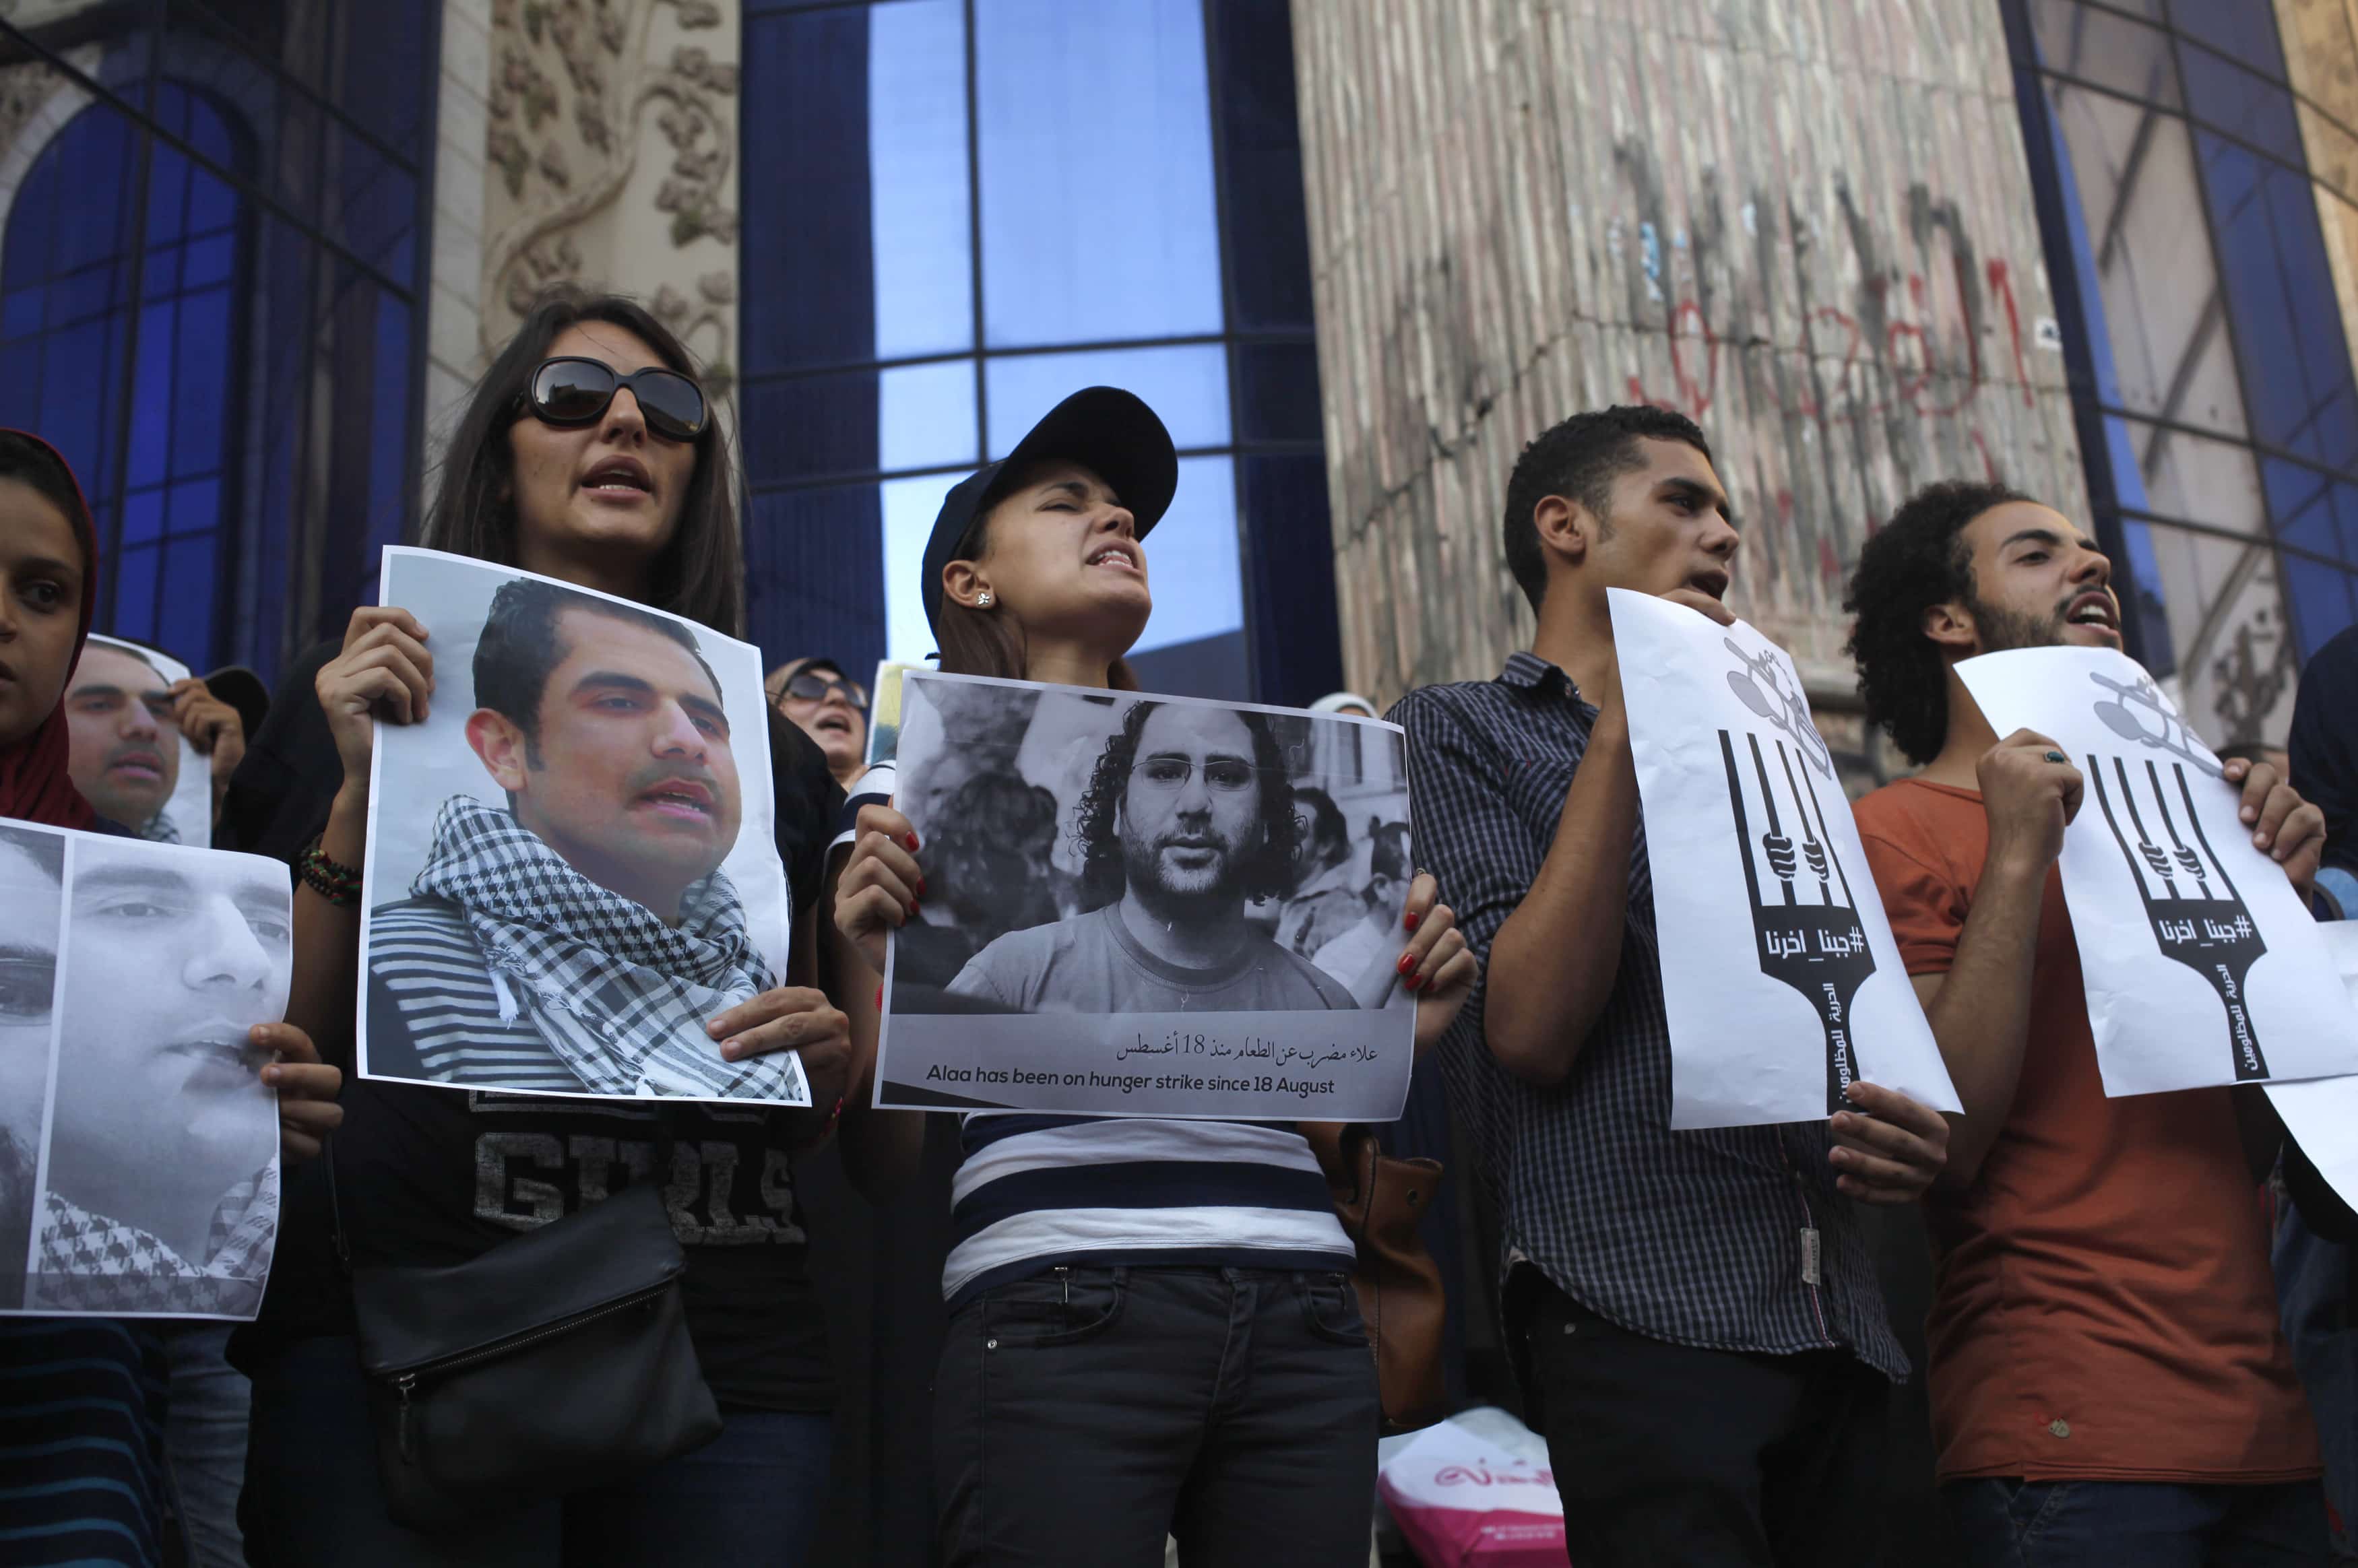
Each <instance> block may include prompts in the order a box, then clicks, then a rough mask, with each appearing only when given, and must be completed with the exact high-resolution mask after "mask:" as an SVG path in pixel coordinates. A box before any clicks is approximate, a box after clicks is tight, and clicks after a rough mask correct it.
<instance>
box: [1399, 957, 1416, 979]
mask: <svg viewBox="0 0 2358 1568" xmlns="http://www.w3.org/2000/svg"><path fill="white" fill-rule="evenodd" d="M1400 972H1401V974H1403V975H1412V974H1414V973H1416V955H1415V954H1413V953H1402V954H1401V961H1400Z"/></svg>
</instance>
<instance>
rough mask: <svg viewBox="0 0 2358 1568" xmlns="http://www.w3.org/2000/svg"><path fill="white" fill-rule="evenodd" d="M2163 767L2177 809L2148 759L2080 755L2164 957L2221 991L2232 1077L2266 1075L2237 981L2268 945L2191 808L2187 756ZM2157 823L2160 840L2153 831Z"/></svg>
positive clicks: (2241, 985)
mask: <svg viewBox="0 0 2358 1568" xmlns="http://www.w3.org/2000/svg"><path fill="white" fill-rule="evenodd" d="M2107 767H2109V768H2110V770H2111V772H2110V775H2109V783H2108V782H2107V774H2106V769H2107ZM2169 771H2170V773H2172V774H2174V775H2176V778H2177V781H2178V790H2177V795H2178V801H2179V806H2178V807H2177V808H2175V809H2173V808H2172V806H2171V805H2170V790H2169V785H2168V784H2165V783H2164V782H2163V779H2162V774H2161V770H2160V768H2159V767H2158V765H2157V764H2156V763H2154V762H2151V761H2147V762H2146V763H2145V765H2144V768H2143V771H2142V772H2140V771H2138V770H2136V769H2133V768H2130V767H2129V766H2128V765H2127V764H2126V763H2125V762H2123V761H2122V760H2121V759H2120V758H2118V757H2112V758H2104V757H2099V756H2096V755H2095V754H2093V752H2092V753H2090V755H2089V757H2088V779H2089V782H2090V783H2092V784H2094V785H2095V787H2096V804H2097V805H2098V806H2101V807H2102V808H2103V809H2104V825H2105V826H2106V827H2110V828H2111V829H2112V830H2113V842H2114V843H2115V844H2118V845H2119V846H2120V847H2121V858H2122V859H2123V860H2126V861H2127V862H2128V863H2129V875H2130V876H2132V877H2134V878H2136V884H2137V892H2139V893H2140V894H2141V895H2143V897H2144V899H2145V913H2146V918H2147V920H2148V921H2150V922H2151V923H2152V925H2153V936H2154V940H2155V941H2156V942H2157V943H2158V944H2159V945H2160V947H2161V953H2162V957H2165V958H2170V959H2174V960H2175V961H2177V962H2178V963H2180V964H2183V965H2185V966H2186V967H2187V968H2190V969H2192V970H2193V971H2194V972H2195V973H2196V974H2198V975H2201V977H2202V978H2203V979H2206V980H2208V981H2210V982H2211V989H2212V990H2214V991H2216V992H2218V993H2219V1000H2220V1001H2221V1002H2222V1003H2223V1004H2224V1005H2225V1007H2226V1009H2227V1039H2228V1042H2229V1044H2230V1046H2231V1048H2232V1053H2233V1055H2234V1063H2235V1077H2236V1079H2237V1080H2238V1081H2240V1082H2250V1081H2254V1080H2256V1079H2261V1078H2265V1077H2266V1076H2268V1059H2267V1058H2266V1056H2264V1055H2262V1054H2260V1036H2259V1032H2258V1031H2257V1030H2256V1029H2255V1028H2254V1027H2253V1026H2252V1015H2251V1011H2250V1009H2249V1007H2248V1006H2247V1005H2246V996H2245V991H2244V979H2245V977H2247V976H2248V975H2250V974H2251V972H2252V966H2253V965H2254V964H2255V963H2257V962H2259V958H2260V955H2261V954H2263V953H2265V952H2266V951H2267V950H2268V945H2267V943H2266V941H2265V940H2263V939H2262V938H2261V936H2260V933H2259V928H2258V927H2257V926H2255V925H2253V924H2252V916H2251V912H2250V911H2249V910H2247V909H2245V908H2244V900H2243V896H2242V895H2241V894H2239V893H2238V892H2235V884H2234V881H2231V880H2230V879H2229V878H2228V876H2227V868H2226V867H2225V866H2224V865H2223V864H2221V863H2220V860H2219V857H2218V856H2217V855H2215V854H2213V853H2212V849H2211V840H2210V839H2209V838H2207V837H2205V836H2204V834H2203V832H2202V819H2201V817H2199V816H2196V815H2195V813H2194V796H2193V795H2192V793H2191V792H2190V790H2189V789H2188V787H2187V783H2186V764H2185V763H2184V762H2172V763H2170V764H2169ZM2140 789H2142V791H2143V794H2142V797H2141V796H2140ZM2116 801H2117V803H2118V809H2117V810H2116V809H2115V802H2116ZM2181 814H2182V816H2183V818H2184V822H2185V832H2186V834H2188V835H2190V836H2191V837H2192V838H2193V840H2194V842H2193V843H2192V844H2189V843H2187V841H2186V838H2185V837H2183V836H2181V834H2180V829H2179V824H2180V816H2181ZM2123 817H2125V818H2127V831H2126V832H2124V831H2123V830H2122V818H2123ZM2157 830H2158V832H2159V833H2160V838H2155V837H2154V834H2155V832H2156V831H2157Z"/></svg>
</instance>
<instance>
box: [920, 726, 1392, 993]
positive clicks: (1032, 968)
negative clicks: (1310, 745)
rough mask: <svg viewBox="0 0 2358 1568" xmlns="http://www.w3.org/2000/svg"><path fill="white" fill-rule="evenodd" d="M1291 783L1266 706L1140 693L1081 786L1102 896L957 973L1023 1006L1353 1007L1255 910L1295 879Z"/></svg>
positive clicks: (968, 987) (1089, 858)
mask: <svg viewBox="0 0 2358 1568" xmlns="http://www.w3.org/2000/svg"><path fill="white" fill-rule="evenodd" d="M1297 833H1298V827H1297V825H1296V822H1295V818H1294V815H1293V788H1292V786H1291V784H1289V783H1288V781H1287V778H1286V773H1285V766H1284V760H1283V758H1282V755H1281V754H1280V752H1279V750H1278V744H1277V738H1276V736H1275V734H1274V733H1273V732H1272V731H1271V729H1270V723H1269V718H1268V716H1267V715H1266V714H1260V713H1244V712H1238V711H1236V710H1234V709H1230V708H1199V707H1196V706H1195V705H1193V704H1185V705H1181V704H1172V703H1160V702H1140V703H1137V704H1134V705H1133V706H1132V707H1131V708H1130V711H1129V713H1128V714H1126V715H1125V716H1124V717H1123V719H1122V726H1121V728H1120V730H1118V731H1116V733H1115V734H1114V735H1113V737H1112V738H1111V739H1110V740H1109V741H1107V742H1106V749H1105V751H1104V752H1103V753H1102V754H1101V755H1100V756H1099V757H1098V762H1097V766H1096V768H1095V769H1094V770H1093V772H1092V773H1091V774H1090V778H1089V787H1088V792H1087V795H1084V796H1083V797H1082V801H1081V812H1080V824H1079V827H1078V829H1077V837H1078V838H1079V839H1080V843H1081V849H1082V852H1083V857H1084V860H1083V871H1082V876H1083V880H1084V881H1085V883H1086V885H1087V891H1088V893H1089V896H1090V897H1091V898H1092V899H1093V900H1097V901H1100V902H1099V906H1098V907H1097V908H1095V909H1092V910H1091V911H1090V912H1089V913H1087V914H1078V915H1075V916H1074V917H1072V918H1071V919H1069V920H1059V921H1056V922H1055V923H1054V924H1053V925H1036V926H1033V928H1032V929H1030V930H1028V931H1013V932H1010V933H1009V934H1008V935H1004V936H1001V937H1000V938H999V939H998V940H997V941H995V942H993V943H991V944H990V946H987V947H985V948H984V949H983V950H982V951H981V952H979V953H978V954H976V955H975V957H974V959H973V961H972V962H970V963H968V965H967V967H966V968H964V969H962V970H961V971H959V973H958V977H957V979H955V980H953V981H951V982H950V987H949V989H950V990H951V992H952V993H953V994H955V995H959V996H968V997H973V998H975V999H977V1000H981V1001H984V1002H987V1003H990V1004H992V1005H994V1006H998V1007H1003V1008H1008V1009H1011V1010H1013V1011H1022V1012H1270V1011H1289V1010H1301V1009H1314V1008H1347V1007H1353V1006H1355V1005H1357V1004H1356V1003H1355V1002H1354V1001H1353V1000H1352V999H1351V993H1350V992H1349V991H1348V990H1347V989H1344V987H1343V986H1342V985H1340V984H1339V983H1337V982H1336V981H1335V980H1333V979H1329V978H1327V976H1326V975H1325V974H1324V973H1323V972H1321V971H1320V970H1319V969H1318V968H1317V967H1316V966H1314V965H1313V964H1312V963H1311V962H1310V961H1309V960H1308V959H1306V958H1303V957H1299V956H1297V955H1295V954H1293V953H1290V952H1287V951H1286V950H1285V949H1284V948H1282V947H1281V946H1278V945H1277V944H1276V943H1274V942H1272V941H1271V940H1270V939H1269V938H1268V937H1267V936H1265V935H1262V934H1261V933H1260V931H1259V930H1258V929H1257V928H1255V927H1254V926H1253V925H1251V924H1250V923H1249V922H1248V921H1247V920H1246V919H1245V905H1246V903H1248V902H1249V901H1250V900H1253V899H1256V898H1261V897H1265V896H1267V895H1268V894H1270V893H1272V892H1283V891H1284V890H1285V888H1286V887H1287V886H1288V884H1289V881H1290V875H1289V873H1290V871H1291V869H1292V866H1293V846H1294V839H1295V838H1296V836H1297Z"/></svg>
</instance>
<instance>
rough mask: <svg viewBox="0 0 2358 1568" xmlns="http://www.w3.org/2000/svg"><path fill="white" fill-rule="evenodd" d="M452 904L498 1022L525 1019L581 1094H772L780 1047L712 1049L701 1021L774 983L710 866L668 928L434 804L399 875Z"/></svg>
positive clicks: (791, 1092)
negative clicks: (415, 866) (479, 959)
mask: <svg viewBox="0 0 2358 1568" xmlns="http://www.w3.org/2000/svg"><path fill="white" fill-rule="evenodd" d="M410 892H412V893H413V894H415V895H416V896H418V897H421V898H442V899H448V900H449V901H450V902H451V903H456V904H458V905H459V906H460V909H461V910H463V911H464V912H465V914H466V917H467V925H468V927H469V928H470V929H471V931H472V932H473V933H474V937H475V945H476V946H478V947H480V948H481V950H482V955H483V959H484V962H485V964H486V965H487V966H488V967H489V968H490V971H491V978H492V988H493V989H495V990H496V991H497V992H498V993H499V998H500V1016H501V1018H502V1019H503V1020H505V1021H508V1022H515V1021H517V1020H519V1019H522V1020H524V1021H525V1022H529V1023H530V1024H531V1025H532V1027H533V1028H534V1029H535V1031H537V1032H538V1033H539V1035H540V1037H541V1039H542V1040H543V1041H544V1042H546V1044H547V1045H548V1048H549V1049H550V1050H552V1051H554V1052H555V1053H556V1054H557V1059H558V1060H560V1061H562V1062H563V1063H564V1064H565V1065H566V1066H567V1067H568V1069H569V1070H570V1071H571V1072H572V1073H573V1075H574V1076H576V1077H578V1078H579V1079H580V1080H581V1083H582V1087H584V1088H586V1089H588V1090H589V1091H590V1092H591V1093H593V1094H601V1095H617V1096H629V1097H643V1098H644V1097H651V1096H676V1097H687V1098H698V1099H723V1098H726V1099H785V1098H795V1096H796V1095H797V1094H798V1093H799V1090H800V1086H801V1082H802V1067H801V1064H800V1062H799V1061H798V1060H797V1058H796V1057H795V1054H794V1053H792V1052H790V1051H785V1052H777V1053H774V1054H770V1055H766V1056H756V1057H754V1058H752V1060H750V1061H745V1062H728V1061H724V1060H722V1059H721V1055H720V1051H719V1045H718V1044H717V1043H716V1042H715V1041H714V1040H713V1039H712V1037H711V1036H710V1035H708V1034H707V1033H705V1029H704V1025H705V1022H706V1021H708V1019H710V1018H711V1017H712V1016H713V1015H714V1014H715V1013H718V1012H720V1011H723V1010H724V1009H727V1008H730V1007H732V1006H734V1005H736V1004H737V1003H738V1002H741V1001H744V1000H747V999H749V998H751V997H754V996H758V995H759V994H761V993H762V992H763V991H765V990H768V989H771V988H772V987H773V986H775V985H776V984H777V981H776V980H775V979H773V978H772V977H771V974H770V970H769V966H768V965H767V964H765V963H763V959H762V956H761V954H760V953H759V952H757V951H755V950H754V947H753V945H752V941H751V940H750V939H749V938H748V937H747V935H746V933H745V915H744V910H743V907H742V905H741V903H739V901H738V897H737V890H736V888H735V887H734V886H733V885H731V883H730V881H729V879H728V878H727V877H726V876H725V875H723V874H722V873H720V872H719V871H715V872H713V873H712V874H711V875H710V876H708V877H706V878H705V879H704V880H703V881H698V882H697V883H695V884H694V885H693V886H691V887H690V888H689V889H688V890H687V896H686V897H685V898H683V899H682V900H681V901H680V905H681V919H680V923H679V925H677V926H676V927H674V926H669V925H665V924H664V923H663V922H662V921H661V920H659V919H657V918H656V917H655V915H654V913H653V912H652V911H650V910H649V909H648V908H647V907H646V906H645V905H644V904H642V903H635V902H633V900H631V899H627V898H624V897H622V895H621V894H619V893H615V892H609V891H607V890H606V889H604V888H602V887H600V886H599V885H598V884H597V883H596V882H593V881H590V879H589V878H588V877H585V876H583V875H582V874H581V873H580V872H579V871H575V870H574V869H573V868H572V867H571V866H569V865H568V864H567V863H566V862H565V861H564V860H563V859H561V858H560V857H559V856H558V855H557V852H556V851H555V850H553V849H549V848H548V846H547V845H546V844H544V843H542V842H541V840H540V838H538V837H537V836H536V835H535V834H534V833H533V832H532V831H531V829H529V828H527V827H523V826H522V825H520V824H519V823H518V822H517V821H516V819H515V817H514V816H513V815H512V814H510V813H508V812H506V811H502V810H498V809H495V808H494V807H492V806H485V805H483V804H481V802H480V801H475V800H471V799H467V798H465V797H463V796H462V797H460V798H457V799H453V800H450V801H448V802H446V803H445V804H444V806H443V807H442V813H441V816H439V817H438V818H437V819H436V821H435V824H434V847H433V849H432V851H431V852H430V853H429V854H428V855H427V860H426V867H425V869H424V870H423V871H419V872H418V873H417V878H416V881H413V882H412V883H411V884H410Z"/></svg>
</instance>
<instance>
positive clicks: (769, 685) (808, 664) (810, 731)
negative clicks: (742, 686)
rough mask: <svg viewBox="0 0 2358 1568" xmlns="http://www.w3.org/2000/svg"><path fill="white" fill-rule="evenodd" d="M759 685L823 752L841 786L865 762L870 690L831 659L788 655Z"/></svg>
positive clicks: (846, 784)
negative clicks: (761, 685)
mask: <svg viewBox="0 0 2358 1568" xmlns="http://www.w3.org/2000/svg"><path fill="white" fill-rule="evenodd" d="M762 684H763V688H764V689H765V690H767V691H768V692H769V694H770V706H771V707H773V708H776V709H777V710H778V711H779V712H780V713H783V714H784V715H785V716H786V717H787V719H791V720H792V721H793V722H794V725H795V728H796V729H798V730H801V731H802V732H803V733H804V734H806V735H807V736H809V737H810V738H811V739H812V740H813V741H816V742H817V744H818V749H819V750H820V751H822V752H826V753H827V772H828V773H833V774H834V775H835V782H836V783H838V784H841V785H842V786H843V787H844V788H845V789H847V790H849V788H850V787H851V784H852V781H853V780H855V779H857V778H858V777H859V776H860V773H862V772H864V771H865V770H866V769H867V766H868V692H867V690H866V689H865V688H864V687H861V686H860V683H859V682H857V681H855V680H853V679H852V678H851V677H850V676H847V675H845V674H844V673H843V671H842V669H841V668H840V667H838V665H837V664H836V662H835V661H834V660H833V659H825V658H801V659H789V660H787V661H786V662H785V663H784V664H783V665H779V666H778V667H777V668H776V669H774V670H772V671H771V672H770V676H769V679H767V680H766V681H764V682H763V683H762Z"/></svg>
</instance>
